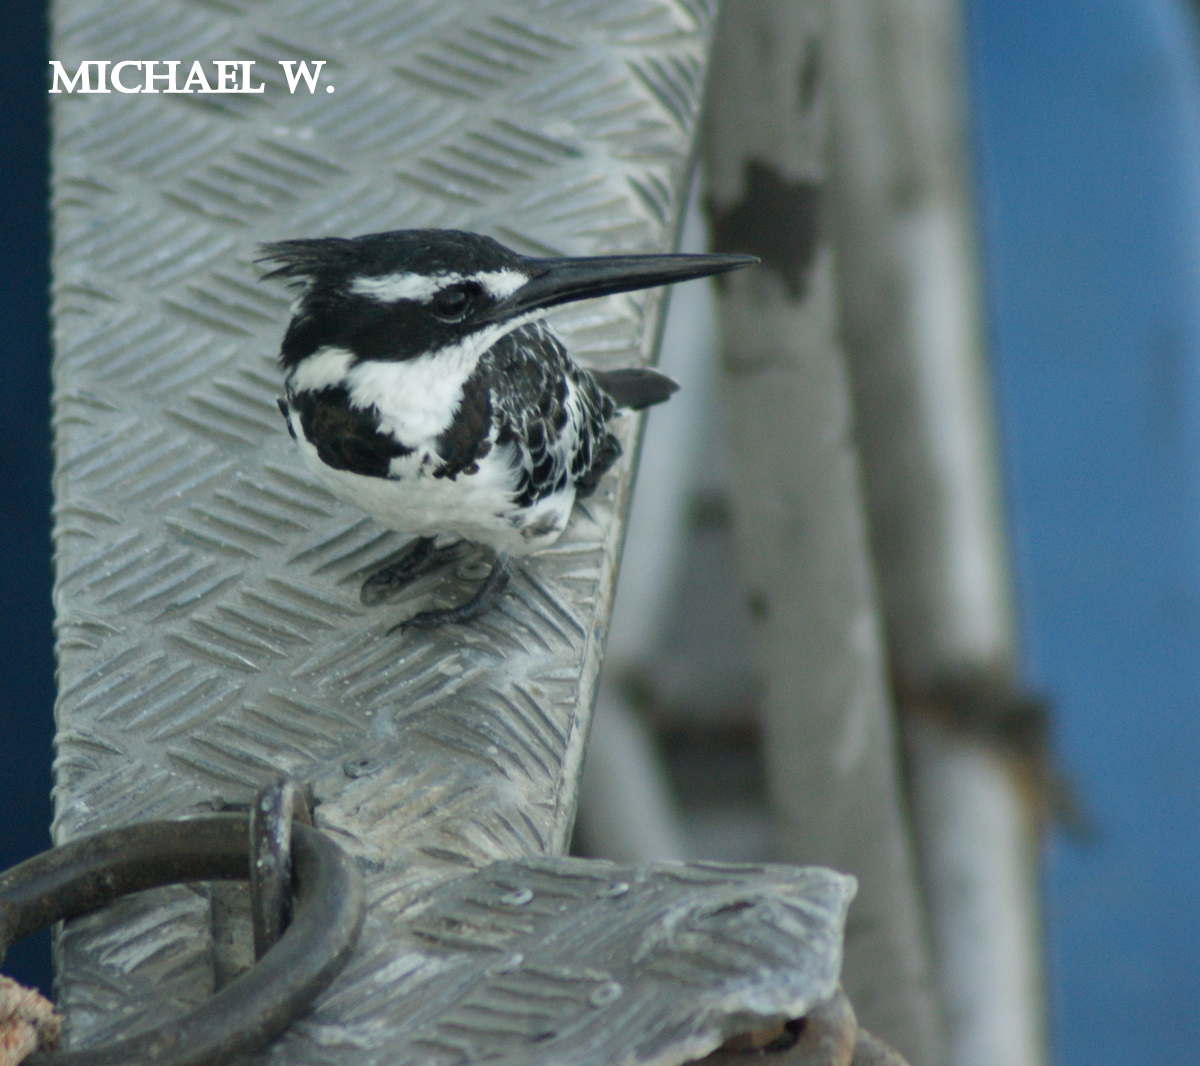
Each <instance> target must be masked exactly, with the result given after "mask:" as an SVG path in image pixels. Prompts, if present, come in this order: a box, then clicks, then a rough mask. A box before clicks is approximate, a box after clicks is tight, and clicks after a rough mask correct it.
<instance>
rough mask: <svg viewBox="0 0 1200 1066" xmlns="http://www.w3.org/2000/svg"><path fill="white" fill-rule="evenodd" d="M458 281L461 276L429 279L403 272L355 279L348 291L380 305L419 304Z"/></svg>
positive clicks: (425, 275)
mask: <svg viewBox="0 0 1200 1066" xmlns="http://www.w3.org/2000/svg"><path fill="white" fill-rule="evenodd" d="M458 281H462V275H461V274H439V275H438V276H437V277H430V276H429V275H427V274H412V273H409V272H407V271H405V272H402V273H399V274H382V275H380V276H379V277H375V278H355V279H354V280H353V281H352V282H351V283H350V291H351V292H352V293H355V294H356V295H358V296H366V297H367V298H368V299H371V300H378V301H379V302H380V303H388V304H390V303H395V302H396V301H397V300H419V301H420V302H421V303H428V302H429V301H430V300H431V299H432V298H433V294H434V293H435V292H438V291H439V290H440V289H442V288H444V287H445V286H446V285H450V284H453V283H455V282H458Z"/></svg>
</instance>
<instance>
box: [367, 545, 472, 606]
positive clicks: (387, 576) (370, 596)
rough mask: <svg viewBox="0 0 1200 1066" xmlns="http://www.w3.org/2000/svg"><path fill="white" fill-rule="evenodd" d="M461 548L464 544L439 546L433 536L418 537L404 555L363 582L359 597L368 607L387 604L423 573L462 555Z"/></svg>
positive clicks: (386, 564) (385, 565)
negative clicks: (387, 600) (386, 602)
mask: <svg viewBox="0 0 1200 1066" xmlns="http://www.w3.org/2000/svg"><path fill="white" fill-rule="evenodd" d="M461 548H462V546H461V544H449V545H446V546H445V547H443V548H438V547H435V540H434V538H433V537H418V538H417V539H416V540H414V541H413V542H412V544H410V545H409V546H408V550H407V551H406V552H405V553H404V554H403V555H401V556H400V557H399V558H398V559H393V560H392V561H391V562H390V563H385V564H384V565H383V566H381V567H380V568H379V569H378V570H376V571H375V573H373V574H372V575H371V576H370V577H368V578H367V580H366V581H364V582H363V586H362V591H361V592H360V593H359V599H361V600H362V602H363V603H364V604H366V605H367V606H368V607H373V606H375V605H376V604H378V603H383V601H384V600H386V599H389V598H390V597H392V596H394V595H395V594H396V593H397V592H399V591H400V590H401V589H402V588H404V586H405V585H407V584H408V583H409V582H411V581H414V580H415V579H416V578H418V577H420V576H421V575H422V574H427V573H429V572H430V571H431V570H436V569H437V568H438V567H439V566H445V565H446V564H447V563H450V562H453V561H454V560H455V559H457V558H459V557H460V556H461V554H462V550H461Z"/></svg>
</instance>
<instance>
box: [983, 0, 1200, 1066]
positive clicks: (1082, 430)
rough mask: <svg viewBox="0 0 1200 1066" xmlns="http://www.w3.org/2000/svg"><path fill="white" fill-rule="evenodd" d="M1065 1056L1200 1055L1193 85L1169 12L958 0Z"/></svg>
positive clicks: (1119, 4) (1192, 54)
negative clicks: (1041, 779)
mask: <svg viewBox="0 0 1200 1066" xmlns="http://www.w3.org/2000/svg"><path fill="white" fill-rule="evenodd" d="M969 7H970V12H971V19H970V22H971V34H970V37H971V43H972V56H971V61H972V67H973V77H974V83H975V92H976V111H977V122H978V128H977V144H978V150H979V159H980V184H981V194H982V199H983V203H984V216H985V217H984V239H985V247H986V261H987V269H988V273H989V288H990V295H989V300H990V322H991V331H992V341H993V358H994V361H995V371H996V377H997V384H998V402H999V405H1000V417H1001V426H1002V433H1003V438H1004V447H1005V460H1006V465H1007V471H1008V475H1007V476H1008V480H1009V495H1010V513H1011V519H1012V523H1013V527H1014V531H1015V532H1014V539H1015V547H1016V562H1017V568H1018V571H1019V590H1020V600H1021V607H1022V622H1023V626H1024V650H1025V663H1026V672H1027V677H1028V679H1029V681H1030V682H1031V684H1032V685H1033V686H1034V687H1035V688H1038V689H1040V690H1042V691H1044V692H1047V693H1049V694H1050V695H1051V696H1052V697H1053V699H1054V701H1055V705H1056V710H1057V719H1056V724H1055V741H1056V746H1057V751H1058V753H1059V755H1060V758H1061V761H1062V764H1063V766H1064V767H1065V769H1066V770H1067V771H1068V772H1069V773H1070V775H1071V776H1072V778H1073V779H1074V781H1075V783H1076V784H1077V785H1078V787H1079V789H1080V792H1081V793H1082V796H1083V799H1084V801H1085V803H1086V805H1087V807H1088V808H1089V810H1090V813H1091V815H1092V817H1093V819H1094V821H1095V823H1096V825H1097V829H1098V838H1097V840H1096V841H1095V843H1094V844H1092V845H1090V846H1080V845H1077V844H1073V843H1071V842H1069V841H1066V840H1064V839H1062V838H1061V837H1059V836H1056V837H1054V838H1053V839H1052V841H1051V845H1050V849H1049V864H1048V871H1047V897H1048V898H1047V906H1048V939H1049V948H1048V950H1049V961H1050V968H1051V981H1052V1027H1053V1040H1054V1048H1055V1061H1056V1062H1057V1063H1059V1064H1061V1066H1108V1064H1113V1066H1115V1064H1126V1063H1132V1062H1179V1063H1184V1062H1187V1063H1197V1062H1200V477H1198V474H1200V73H1198V69H1197V57H1198V56H1200V52H1198V51H1197V43H1196V39H1195V35H1194V33H1193V32H1192V30H1193V27H1192V25H1191V23H1190V21H1189V17H1188V16H1189V15H1190V12H1188V11H1187V10H1186V9H1185V8H1184V7H1183V6H1182V5H1181V4H1180V3H1177V2H1175V0H1107V2H1105V3H1102V4H1097V3H1096V2H1095V0H1057V2H1056V3H1052V4H1013V3H1012V2H1011V0H970V3H969Z"/></svg>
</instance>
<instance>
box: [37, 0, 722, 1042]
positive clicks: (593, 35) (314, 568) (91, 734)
mask: <svg viewBox="0 0 1200 1066" xmlns="http://www.w3.org/2000/svg"><path fill="white" fill-rule="evenodd" d="M714 7H715V0H523V2H517V0H504V2H501V0H479V2H473V3H469V4H468V3H462V4H454V3H447V2H445V0H438V2H431V0H409V2H406V3H401V2H396V0H366V2H363V3H355V4H353V5H334V4H329V3H328V2H327V0H279V2H250V0H194V2H184V0H169V2H167V3H163V2H162V0H128V2H124V3H121V4H119V5H114V4H111V3H108V2H107V0H56V2H55V4H54V5H53V20H54V38H53V45H52V55H53V56H54V58H56V59H57V60H59V61H61V62H63V63H64V64H65V65H66V66H67V68H68V69H70V70H74V69H75V66H76V65H77V64H78V63H80V62H81V61H83V60H89V59H92V60H94V59H109V60H112V61H116V60H119V59H127V58H129V59H144V58H149V57H157V58H163V59H180V60H183V61H184V67H185V69H186V67H187V66H188V65H189V64H190V62H191V61H192V60H202V61H205V62H209V61H211V60H214V59H233V60H242V61H245V60H254V61H255V64H256V65H255V67H254V72H255V76H256V77H257V78H261V79H263V80H264V81H266V82H267V90H266V91H265V92H264V93H262V94H261V95H254V96H234V95H230V96H195V95H165V94H156V95H121V94H116V93H113V94H109V95H78V94H75V95H66V94H60V95H55V96H53V97H51V100H52V103H53V108H52V110H53V138H54V139H53V153H54V155H53V166H54V173H53V196H54V219H55V227H56V243H55V254H54V286H55V289H54V319H55V348H56V356H55V368H54V375H55V389H56V395H55V405H56V415H55V434H56V473H55V493H56V501H57V502H56V530H55V537H56V565H57V578H56V587H55V604H56V609H57V615H58V642H59V643H58V654H59V682H60V697H59V703H58V708H57V714H58V722H59V733H58V741H57V750H58V757H57V762H56V784H55V799H56V809H57V819H56V827H55V830H56V834H57V836H58V838H59V839H64V838H68V837H71V836H74V835H77V834H79V833H83V832H87V831H92V830H97V829H101V828H103V827H106V826H111V825H118V824H124V823H128V822H132V821H139V820H144V819H150V818H163V817H172V816H178V815H180V814H183V813H186V812H190V811H195V810H198V809H204V808H206V807H210V806H213V805H219V804H221V803H226V802H230V801H233V802H237V801H245V800H248V799H249V797H250V796H251V795H252V794H253V792H254V791H255V790H256V789H257V788H258V787H260V786H261V785H263V784H264V783H265V782H267V781H268V780H269V779H271V778H272V777H274V776H275V775H277V774H279V773H286V774H290V775H292V776H294V777H297V778H299V779H301V780H304V781H308V782H311V783H312V785H313V787H314V789H315V791H316V794H317V798H318V799H319V800H320V807H319V819H320V821H321V823H322V824H323V825H324V826H325V827H326V828H328V829H329V830H330V831H331V832H333V833H335V834H336V835H337V837H338V839H340V840H341V841H342V843H343V844H344V845H345V846H346V847H347V848H349V849H350V850H351V851H352V852H353V853H354V854H356V855H357V856H358V857H359V858H360V860H361V861H362V862H363V863H364V864H365V865H366V866H367V867H368V869H369V870H370V871H371V873H370V876H369V878H368V883H369V892H370V894H371V899H372V905H373V908H374V911H373V915H374V917H373V918H372V921H374V922H380V921H384V920H385V916H386V915H389V914H398V913H400V912H401V911H402V910H403V909H404V907H405V906H406V905H407V904H408V903H409V902H411V900H412V899H413V898H414V897H415V896H416V895H417V894H419V893H420V892H422V891H425V890H427V889H428V888H429V887H430V886H432V885H435V884H437V883H438V882H440V881H442V880H444V879H446V878H449V877H452V876H457V875H460V874H462V873H464V872H468V871H471V870H474V869H476V868H478V867H480V866H482V865H483V864H485V863H488V862H491V861H493V860H496V859H505V858H512V857H515V856H520V855H527V854H531V853H544V852H555V851H561V850H563V848H564V847H565V844H566V840H567V837H568V835H569V832H570V827H571V822H572V818H573V814H574V803H575V780H576V771H577V768H578V762H579V759H580V758H581V754H582V747H583V742H584V737H585V735H586V731H587V718H588V714H589V713H590V705H591V697H592V693H593V688H594V682H595V679H596V675H597V672H598V669H599V656H600V651H601V645H602V639H603V632H604V629H605V626H606V624H607V617H608V610H609V604H610V600H611V594H612V587H613V582H614V579H615V563H614V558H615V555H616V553H617V550H618V548H619V542H620V537H621V518H620V516H621V514H622V512H623V507H624V503H625V499H626V496H627V493H628V491H629V481H628V474H627V468H624V467H623V468H622V472H621V473H620V474H618V475H617V476H613V477H610V478H608V479H606V480H605V482H604V483H603V485H602V487H601V490H600V491H599V492H598V493H597V495H596V496H595V497H594V498H592V499H590V500H588V501H587V502H586V505H585V506H580V507H579V508H577V511H576V515H575V519H574V522H573V523H572V526H571V528H570V529H569V531H568V533H567V534H566V536H565V537H564V538H563V540H562V541H561V542H560V543H559V544H558V545H557V546H555V547H554V548H553V549H551V550H549V551H546V552H544V553H541V554H540V555H538V556H537V557H535V558H532V559H530V560H528V561H527V562H525V563H523V564H522V567H521V569H520V571H519V573H518V575H517V576H516V578H515V580H514V582H513V586H512V591H511V592H510V593H509V594H508V595H507V596H506V597H505V599H504V601H503V604H502V606H501V607H500V608H499V609H498V610H496V611H495V612H493V613H492V614H490V615H489V616H487V617H485V618H483V619H481V620H479V621H478V622H476V623H473V624H472V625H470V626H465V627H458V628H455V629H452V630H444V631H441V632H435V633H412V634H404V635H403V636H388V635H387V629H388V628H389V627H390V626H391V625H393V624H394V623H395V622H396V621H397V620H398V619H399V618H401V617H406V616H407V615H408V614H410V613H412V612H413V611H414V610H415V609H417V608H419V607H421V606H424V605H426V604H427V603H428V602H429V601H430V600H431V599H437V600H439V601H441V602H444V601H445V600H446V599H447V598H452V597H454V596H461V595H462V592H463V587H464V586H463V583H462V580H461V575H460V576H457V577H456V576H455V575H454V574H451V575H449V576H444V575H439V576H434V577H430V578H427V579H423V580H422V581H420V582H418V583H417V584H416V585H415V586H414V587H413V588H412V590H411V595H409V596H408V598H406V599H405V600H403V601H402V602H398V603H396V604H394V605H390V606H388V607H384V608H378V609H366V608H364V607H362V606H361V605H360V604H359V601H358V595H357V592H358V585H359V582H360V581H361V579H362V576H363V575H364V573H366V572H367V571H369V569H370V568H371V567H372V566H374V565H375V564H377V563H378V562H380V561H381V560H383V559H384V558H386V557H387V556H388V555H389V553H391V552H393V551H395V550H397V549H398V548H399V547H400V546H401V544H402V538H400V537H398V536H397V535H395V534H391V533H388V532H386V531H384V530H382V529H381V528H380V527H379V526H377V525H375V524H373V523H372V522H371V521H369V520H368V519H366V518H364V517H362V516H360V515H358V514H356V513H355V512H353V511H352V510H350V509H348V508H346V507H344V506H342V505H340V504H338V503H336V502H335V501H334V500H332V499H331V498H330V497H329V496H328V495H326V494H325V493H324V492H323V491H322V490H321V489H320V488H319V487H318V486H317V485H316V484H315V482H314V481H313V480H312V479H311V478H310V477H309V476H308V475H307V474H306V473H305V472H304V471H303V469H302V467H301V466H300V464H299V461H298V458H297V457H296V455H295V454H294V452H293V447H292V444H291V442H290V440H289V439H288V437H287V434H286V433H285V432H284V431H283V428H282V425H281V423H280V419H279V416H278V412H277V411H276V409H275V397H276V396H277V394H278V391H279V375H278V372H277V369H276V367H275V366H274V362H273V357H274V353H275V351H276V350H277V347H278V342H279V338H280V335H281V332H282V329H283V326H284V323H285V320H286V317H287V297H286V295H285V293H284V292H282V291H281V290H280V289H279V288H278V287H274V286H271V285H264V284H261V283H260V282H259V281H258V280H257V273H258V272H257V270H256V269H255V268H254V267H253V266H252V259H253V258H254V256H255V254H256V245H257V243H258V242H260V241H263V240H273V239H279V238H284V237H294V236H318V235H322V234H327V233H330V234H353V233H361V232H369V231H373V230H380V229H388V228H397V227H403V226H451V227H460V228H470V229H479V230H483V231H485V232H489V233H492V234H493V235H495V236H497V237H498V238H500V239H501V240H503V241H505V242H506V243H509V244H511V245H512V246H514V247H516V248H518V249H520V250H524V251H530V252H554V253H565V254H589V253H602V252H612V251H621V250H624V251H649V250H661V249H663V248H666V247H669V246H670V245H671V244H672V242H673V237H674V231H675V228H676V226H677V221H678V215H679V213H680V207H681V202H682V197H681V195H680V194H681V190H682V188H683V186H684V184H685V181H686V177H687V174H688V172H689V168H690V160H691V153H692V140H693V136H694V133H695V124H696V116H697V109H698V105H699V100H700V95H701V86H702V83H703V77H704V70H705V59H706V53H707V43H708V37H709V34H710V32H711V25H712V19H713V14H714V11H713V9H714ZM280 59H308V60H313V59H323V60H326V61H327V66H326V68H325V70H324V72H323V75H322V87H323V86H324V85H326V84H332V85H333V86H334V88H335V92H333V93H327V92H324V91H321V87H319V88H318V91H317V93H315V94H312V95H310V94H309V93H308V92H307V90H306V89H304V88H301V89H300V91H298V92H297V93H296V94H294V95H293V94H289V93H288V91H287V88H286V85H285V84H284V81H283V78H282V75H281V74H280V71H279V68H278V66H277V65H276V63H277V61H278V60H280ZM659 302H660V298H659V296H658V295H657V294H635V295H631V296H621V297H612V298H608V299H606V300H604V301H597V302H592V303H589V304H586V305H577V306H574V307H570V308H567V309H564V310H563V312H562V313H561V314H559V315H557V316H556V324H557V325H558V327H559V329H560V330H561V332H562V333H563V334H564V336H565V338H566V339H567V341H568V344H569V346H570V347H571V349H572V351H573V352H574V353H575V354H576V355H578V356H579V357H580V358H581V359H582V360H584V361H586V362H590V363H592V364H594V365H599V366H612V365H620V364H626V363H631V362H637V361H641V360H644V359H645V358H646V357H647V356H648V355H649V353H650V349H651V343H652V342H651V338H652V336H653V333H654V328H653V326H654V323H655V321H656V315H657V311H658V307H659ZM635 429H636V425H635V423H634V422H633V421H627V422H626V423H625V426H624V430H623V433H624V439H625V441H626V443H627V444H628V445H630V448H629V450H630V451H632V450H633V449H632V445H633V443H634V438H635ZM479 563H480V560H479V558H478V557H474V558H473V559H469V560H468V561H467V563H466V564H464V565H465V566H466V568H467V569H468V570H469V569H471V568H472V567H475V568H477V567H478V565H479ZM155 899H156V900H157V901H159V904H161V905H157V904H156V905H151V903H150V902H148V901H145V900H131V901H126V902H124V903H122V904H121V905H120V906H119V907H117V908H115V910H114V911H113V912H111V913H110V914H109V915H107V916H106V917H105V918H104V920H102V921H101V920H98V919H89V920H86V921H84V922H81V923H78V925H77V926H76V927H75V928H73V929H72V930H71V932H69V933H68V934H67V935H66V936H65V937H64V938H63V941H62V944H61V947H60V962H61V963H62V966H61V974H62V979H61V985H60V999H61V1000H62V1001H63V1002H64V1004H65V1005H66V1006H67V1008H68V1009H69V1011H70V1012H71V1024H72V1027H73V1031H74V1032H75V1033H76V1034H78V1035H80V1036H87V1035H88V1034H93V1035H96V1036H99V1035H100V1034H102V1033H103V1032H104V1031H106V1029H107V1030H111V1029H113V1028H114V1027H115V1028H116V1029H117V1030H120V1029H123V1028H124V1029H127V1028H129V1027H130V1026H133V1025H136V1024H137V1022H138V1019H139V1018H145V1017H147V1016H149V1015H153V1014H154V1013H155V1012H157V1011H159V1010H161V1009H163V1008H164V1005H169V1004H176V1005H178V1004H186V1003H188V1002H194V1001H196V1000H197V999H198V998H203V996H204V995H206V994H207V992H208V991H209V990H210V988H211V986H212V983H213V981H214V979H215V976H214V975H215V973H216V972H217V970H218V969H219V965H218V964H219V960H216V961H214V957H213V952H212V951H211V950H208V949H207V948H204V947H202V946H198V945H199V944H202V943H204V942H205V941H204V940H203V939H201V940H199V941H198V940H197V934H198V933H199V932H200V931H201V930H203V929H206V928H208V926H209V924H210V923H209V911H210V909H211V907H212V900H211V899H210V898H209V896H208V895H207V894H205V893H203V892H198V891H196V890H193V889H189V888H173V889H168V890H163V892H161V893H158V894H156V896H155ZM377 928H378V927H377ZM397 965H399V964H397ZM382 988H383V985H382V984H381V982H380V979H379V977H378V975H375V976H374V977H372V985H371V992H370V994H371V995H386V994H388V993H386V991H381V989H382ZM359 993H361V994H364V995H365V994H366V991H365V990H363V989H359V990H358V991H357V992H356V990H355V987H354V986H353V984H351V986H350V987H349V988H346V989H343V991H342V992H341V993H339V994H340V995H342V996H345V997H347V999H346V1002H351V1001H353V1000H354V998H355V996H356V994H359ZM113 1012H117V1013H116V1014H114V1013H113ZM328 1057H329V1058H331V1059H335V1058H337V1056H336V1055H334V1054H333V1053H332V1052H331V1053H330V1055H329V1056H328Z"/></svg>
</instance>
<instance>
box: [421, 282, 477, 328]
mask: <svg viewBox="0 0 1200 1066" xmlns="http://www.w3.org/2000/svg"><path fill="white" fill-rule="evenodd" d="M471 295H472V294H471V291H470V289H469V288H468V287H467V286H466V285H448V286H447V287H446V288H444V289H442V291H441V292H439V293H438V294H437V295H436V296H434V298H433V302H432V303H431V304H430V307H431V309H432V310H433V313H434V314H435V315H437V316H438V318H441V319H444V320H445V321H447V322H458V321H460V320H461V319H462V318H463V317H464V316H465V315H466V313H467V309H468V308H469V307H470V305H471Z"/></svg>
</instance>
